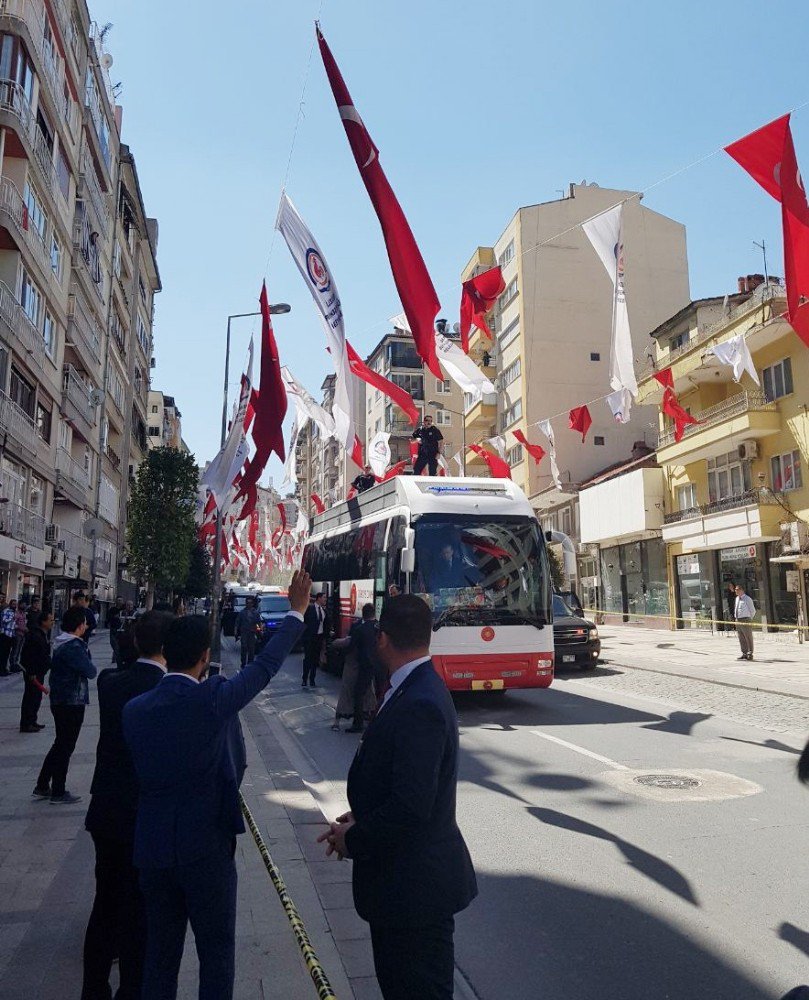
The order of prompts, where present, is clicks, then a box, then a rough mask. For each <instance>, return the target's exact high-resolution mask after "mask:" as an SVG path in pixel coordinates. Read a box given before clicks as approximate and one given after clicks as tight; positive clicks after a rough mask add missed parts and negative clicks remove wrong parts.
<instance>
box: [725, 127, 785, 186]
mask: <svg viewBox="0 0 809 1000" xmlns="http://www.w3.org/2000/svg"><path fill="white" fill-rule="evenodd" d="M788 134H789V115H782V117H781V118H776V119H775V121H774V122H770V123H769V124H768V125H762V127H761V128H759V129H756V131H755V132H751V133H750V134H749V135H746V136H744V137H743V138H742V139H738V140H737V141H736V142H732V143H731V144H730V145H729V146H725V152H726V153H727V154H728V155H729V156H732V157H733V159H734V160H735V161H736V162H737V163H738V164H739V166H740V167H741V168H742V169H743V170H746V171H747V173H748V174H750V176H751V177H752V178H753V180H755V181H758V183H759V184H760V185H761V186H762V187H763V188H764V190H765V191H766V192H767V194H770V195H772V197H773V198H775V199H776V200H777V201H780V200H781V178H780V176H779V174H780V172H781V170H780V168H781V159H782V157H783V153H784V143H785V142H786V140H787V136H788Z"/></svg>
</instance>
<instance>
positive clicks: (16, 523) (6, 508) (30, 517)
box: [0, 503, 45, 549]
mask: <svg viewBox="0 0 809 1000" xmlns="http://www.w3.org/2000/svg"><path fill="white" fill-rule="evenodd" d="M0 534H3V535H9V536H10V537H11V538H16V539H17V541H19V542H24V543H25V544H26V545H33V546H34V547H35V548H38V549H42V548H44V547H45V518H44V517H42V515H41V514H37V513H36V511H33V510H28V508H27V507H22V506H20V505H19V504H16V503H7V504H3V507H2V508H1V509H0Z"/></svg>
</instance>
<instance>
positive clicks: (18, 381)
mask: <svg viewBox="0 0 809 1000" xmlns="http://www.w3.org/2000/svg"><path fill="white" fill-rule="evenodd" d="M9 396H11V398H12V400H13V401H14V402H15V403H16V404H17V406H19V407H20V409H21V410H24V411H25V412H26V413H27V414H28V416H29V417H32V418H33V416H34V403H35V399H36V390H35V389H34V387H33V386H32V385H31V383H30V382H29V381H28V380H27V379H25V378H23V376H22V375H21V374H20V373H19V372H18V371H17V369H16V368H15V367H14V365H12V366H11V384H10V387H9Z"/></svg>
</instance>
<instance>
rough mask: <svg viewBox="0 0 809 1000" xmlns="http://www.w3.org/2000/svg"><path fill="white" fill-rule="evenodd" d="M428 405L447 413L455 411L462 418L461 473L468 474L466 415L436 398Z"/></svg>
mask: <svg viewBox="0 0 809 1000" xmlns="http://www.w3.org/2000/svg"><path fill="white" fill-rule="evenodd" d="M427 405H428V406H434V407H435V408H436V409H437V410H446V411H447V413H454V414H456V416H459V417H460V418H461V435H462V443H461V475H462V476H466V419H465V417H464V414H463V411H462V410H451V409H450V408H449V407H448V406H444V404H443V403H439V402H437V401H436V400H434V399H431V400H430V402H429V403H428V404H427Z"/></svg>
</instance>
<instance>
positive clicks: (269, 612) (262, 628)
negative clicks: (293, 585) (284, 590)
mask: <svg viewBox="0 0 809 1000" xmlns="http://www.w3.org/2000/svg"><path fill="white" fill-rule="evenodd" d="M290 608H291V604H290V603H289V598H288V597H287V595H286V594H261V595H260V596H258V613H259V614H260V615H261V624H260V625H257V626H256V651H258V650H259V649H261V648H262V647H263V646H265V645H266V643H267V641H268V640H269V639H270V637H271V636H272V635H273V633H274V632H275V630H276V629H277V628H278V627H279V626H280V625H281V622H282V621H283V620H284V618H286V615H287V612H288V611H289V610H290ZM296 648H297V647H296Z"/></svg>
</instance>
